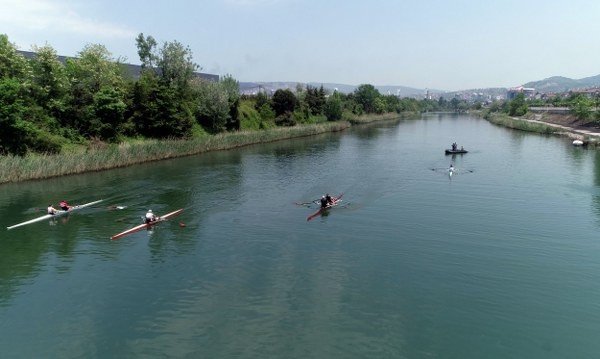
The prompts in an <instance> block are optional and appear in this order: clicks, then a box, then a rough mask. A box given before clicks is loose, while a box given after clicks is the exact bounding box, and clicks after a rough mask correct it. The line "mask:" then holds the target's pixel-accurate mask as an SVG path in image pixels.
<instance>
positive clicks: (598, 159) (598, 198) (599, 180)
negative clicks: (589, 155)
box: [592, 151, 600, 222]
mask: <svg viewBox="0 0 600 359" xmlns="http://www.w3.org/2000/svg"><path fill="white" fill-rule="evenodd" d="M593 168H594V174H593V176H594V185H595V187H596V191H594V193H593V194H592V205H593V208H594V212H595V213H596V216H597V217H598V221H599V222H600V151H595V152H594V166H593Z"/></svg>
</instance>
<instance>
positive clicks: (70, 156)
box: [0, 121, 350, 183]
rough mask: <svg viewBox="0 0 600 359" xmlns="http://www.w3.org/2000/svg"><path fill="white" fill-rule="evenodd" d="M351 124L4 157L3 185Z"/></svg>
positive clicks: (0, 165) (0, 169)
mask: <svg viewBox="0 0 600 359" xmlns="http://www.w3.org/2000/svg"><path fill="white" fill-rule="evenodd" d="M348 127H350V123H348V122H345V121H342V122H330V123H321V124H315V125H308V126H295V127H285V128H273V129H268V130H262V131H239V132H232V133H226V134H218V135H214V136H205V137H201V138H194V139H190V140H143V141H132V142H123V143H120V144H110V145H106V146H95V147H90V148H87V149H86V150H85V151H71V152H66V153H61V154H52V155H50V154H27V155H25V156H22V157H21V156H0V183H7V182H18V181H25V180H32V179H43V178H51V177H57V176H63V175H70V174H77V173H84V172H92V171H102V170H106V169H110V168H117V167H125V166H129V165H133V164H138V163H143V162H150V161H157V160H162V159H168V158H174V157H181V156H189V155H194V154H198V153H203V152H208V151H217V150H225V149H231V148H237V147H242V146H247V145H252V144H258V143H267V142H274V141H279V140H283V139H289V138H297V137H305V136H313V135H317V134H321V133H326V132H337V131H342V130H344V129H346V128H348Z"/></svg>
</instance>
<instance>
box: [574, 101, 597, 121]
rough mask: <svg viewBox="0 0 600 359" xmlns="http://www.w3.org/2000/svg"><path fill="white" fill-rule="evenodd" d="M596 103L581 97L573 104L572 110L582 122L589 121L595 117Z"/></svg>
mask: <svg viewBox="0 0 600 359" xmlns="http://www.w3.org/2000/svg"><path fill="white" fill-rule="evenodd" d="M593 108H594V101H593V100H592V99H590V98H587V97H586V96H583V95H579V96H577V97H576V98H574V99H573V100H572V102H571V110H572V111H573V113H574V114H575V117H577V119H579V120H581V121H589V120H591V119H592V117H593Z"/></svg>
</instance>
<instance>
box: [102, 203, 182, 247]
mask: <svg viewBox="0 0 600 359" xmlns="http://www.w3.org/2000/svg"><path fill="white" fill-rule="evenodd" d="M182 211H183V208H181V209H178V210H176V211H173V212H171V213H167V214H165V215H163V216H160V217H158V219H157V220H156V221H153V222H149V223H142V224H140V225H138V226H135V227H133V228H130V229H128V230H126V231H123V232H121V233H119V234H115V235H114V236H112V237H110V239H112V240H115V239H119V238H121V237H123V236H126V235H128V234H131V233H135V232H137V231H139V230H142V229H144V228H150V227H152V226H153V225H155V224H157V223H159V222H162V221H164V220H166V219H169V218H170V217H173V216H176V215H178V214H179V213H181V212H182Z"/></svg>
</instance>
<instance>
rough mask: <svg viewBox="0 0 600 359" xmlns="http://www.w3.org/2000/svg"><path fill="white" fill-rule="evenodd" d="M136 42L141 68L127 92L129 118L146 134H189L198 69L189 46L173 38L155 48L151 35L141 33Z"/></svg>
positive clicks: (180, 135)
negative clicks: (128, 96)
mask: <svg viewBox="0 0 600 359" xmlns="http://www.w3.org/2000/svg"><path fill="white" fill-rule="evenodd" d="M136 44H137V47H138V54H139V55H140V61H141V62H142V63H143V64H144V68H143V70H142V74H141V76H140V79H139V80H138V82H137V83H136V85H135V86H134V87H133V88H132V93H131V94H130V98H131V108H132V111H131V115H130V121H131V122H132V123H133V124H134V125H135V128H136V129H137V131H139V132H140V133H141V134H143V135H146V136H150V137H157V138H166V137H186V136H189V135H190V134H191V128H192V125H193V123H194V121H195V118H194V117H195V116H197V115H196V114H195V111H196V109H197V101H196V99H194V95H195V94H197V92H196V91H195V89H194V87H195V86H194V85H193V83H194V82H195V81H196V78H195V75H194V71H196V70H198V69H199V66H198V65H196V64H195V63H194V62H193V61H192V57H193V56H192V52H191V50H190V49H189V47H185V46H183V45H182V44H181V43H179V42H177V41H174V42H165V43H164V44H163V46H162V47H161V48H160V50H158V49H157V44H156V41H155V40H154V38H152V36H146V37H144V35H143V34H139V35H138V37H137V39H136Z"/></svg>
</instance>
